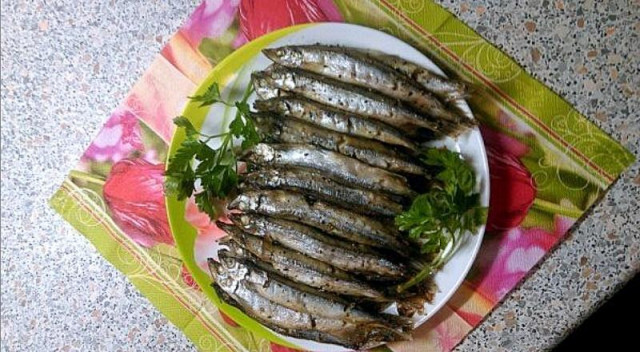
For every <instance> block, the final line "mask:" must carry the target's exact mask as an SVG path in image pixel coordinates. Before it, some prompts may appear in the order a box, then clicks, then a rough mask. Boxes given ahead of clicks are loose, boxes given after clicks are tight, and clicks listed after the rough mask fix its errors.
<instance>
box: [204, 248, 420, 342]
mask: <svg viewBox="0 0 640 352" xmlns="http://www.w3.org/2000/svg"><path fill="white" fill-rule="evenodd" d="M227 253H228V252H226V251H222V252H221V254H220V258H221V262H223V263H224V265H225V266H227V267H233V268H236V269H235V270H233V271H230V272H229V274H231V275H233V274H239V275H238V276H236V277H235V279H237V280H244V281H245V282H246V283H247V284H248V285H247V286H248V287H250V288H251V289H253V290H254V291H256V292H258V293H259V294H260V295H262V296H263V297H265V298H267V299H268V300H270V301H272V302H275V303H277V304H280V305H283V306H285V307H287V308H290V309H294V310H296V311H298V312H302V313H307V314H311V315H313V316H317V317H323V318H329V319H342V320H344V321H347V322H350V323H364V322H372V323H373V322H377V323H380V324H383V325H386V326H388V327H389V328H390V329H394V330H396V331H398V332H404V331H406V330H408V329H410V328H411V326H412V323H411V320H410V319H407V318H404V317H398V316H395V315H390V314H384V313H371V312H368V311H364V310H362V309H360V308H359V307H356V306H355V305H354V304H353V303H350V302H349V301H347V300H345V299H343V298H341V297H339V296H336V295H333V294H331V293H327V292H322V291H318V290H315V289H312V288H310V287H308V286H304V285H301V284H298V283H296V282H293V281H290V280H288V279H285V278H283V277H281V276H279V275H277V274H274V273H271V272H268V271H265V270H262V269H260V268H258V267H257V266H256V265H254V264H253V263H251V262H250V261H247V260H242V259H240V258H235V257H233V256H230V255H227ZM211 265H213V266H214V268H212V271H213V270H216V269H215V266H216V265H219V264H217V263H215V262H213V263H211Z"/></svg>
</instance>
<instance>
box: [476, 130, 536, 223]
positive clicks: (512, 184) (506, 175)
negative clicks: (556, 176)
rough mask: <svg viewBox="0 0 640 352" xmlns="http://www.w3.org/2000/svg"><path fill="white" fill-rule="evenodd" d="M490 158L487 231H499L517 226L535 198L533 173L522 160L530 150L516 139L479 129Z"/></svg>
mask: <svg viewBox="0 0 640 352" xmlns="http://www.w3.org/2000/svg"><path fill="white" fill-rule="evenodd" d="M480 130H481V132H482V137H483V139H484V142H485V147H486V149H487V158H488V159H489V175H490V178H491V197H490V205H489V217H488V219H487V231H488V232H499V231H503V230H508V229H510V228H513V227H515V226H518V225H519V224H520V223H521V222H522V220H524V218H525V216H527V213H528V212H529V208H531V205H532V204H533V201H534V200H535V198H536V193H537V192H536V185H535V182H534V181H533V178H532V177H531V173H530V172H529V170H527V168H526V167H525V166H524V164H523V163H522V162H521V161H520V160H519V158H520V157H522V156H524V155H525V154H527V153H528V152H529V148H528V147H527V146H526V145H524V144H522V143H520V142H519V141H518V140H516V139H515V138H512V137H509V136H507V135H504V134H501V133H499V132H497V131H494V130H492V129H490V128H487V127H484V126H482V127H480Z"/></svg>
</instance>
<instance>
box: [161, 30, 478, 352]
mask: <svg viewBox="0 0 640 352" xmlns="http://www.w3.org/2000/svg"><path fill="white" fill-rule="evenodd" d="M468 94H469V93H468V90H467V88H466V86H465V84H464V83H462V82H459V81H457V80H455V79H451V78H447V76H446V75H445V74H444V73H443V71H442V70H441V69H440V68H439V67H438V66H436V65H435V64H434V63H433V62H432V61H431V60H430V59H429V58H428V57H427V56H425V55H424V54H423V53H421V52H420V51H418V50H416V49H415V48H413V47H412V46H410V45H409V44H406V43H404V42H402V41H401V40H399V39H397V38H395V37H393V36H390V35H388V34H386V33H383V32H380V31H377V30H373V29H370V28H365V27H361V26H356V25H350V24H338V23H321V24H308V25H300V26H295V27H290V28H285V29H282V30H279V31H276V32H273V33H270V34H268V35H266V36H263V37H261V38H258V39H256V40H255V41H252V42H250V43H248V44H246V45H244V46H243V47H241V48H239V49H238V50H237V51H235V52H233V53H232V54H231V55H229V56H228V57H227V58H225V59H224V60H223V61H222V62H221V63H220V64H218V65H217V66H216V67H215V68H214V69H213V71H212V72H211V74H210V75H209V77H207V79H205V80H204V82H203V83H202V85H201V86H200V87H199V88H198V89H197V91H196V92H194V94H193V95H192V96H191V97H190V101H189V102H188V103H187V106H186V108H185V110H184V112H183V115H182V116H180V117H177V118H176V119H175V120H174V122H175V123H176V125H177V126H178V128H177V130H176V133H175V134H174V137H173V139H172V142H171V148H170V153H169V159H168V163H167V165H168V166H167V170H166V173H165V175H166V181H165V188H166V190H167V212H168V215H169V221H170V225H171V230H172V233H173V235H174V237H175V241H176V244H177V246H178V248H179V250H180V253H181V255H182V257H183V260H184V263H185V265H186V267H187V269H188V270H189V272H190V273H191V275H192V276H193V278H194V280H195V281H196V282H197V283H198V285H199V286H200V288H201V289H202V290H203V291H204V293H205V294H206V295H207V296H208V297H209V298H210V299H211V300H212V302H213V303H214V304H215V305H216V306H218V308H219V309H220V310H221V311H222V312H224V313H225V314H226V315H228V316H229V317H231V318H232V319H233V320H234V321H236V322H237V323H238V324H239V325H241V326H243V327H244V328H246V329H248V330H250V331H252V332H254V333H256V334H258V335H260V336H262V337H265V338H267V339H269V340H270V341H274V342H276V343H279V344H282V345H285V346H289V347H293V348H298V349H303V350H309V351H347V350H354V349H355V350H361V349H368V348H373V347H376V346H379V345H382V344H384V343H390V342H397V341H405V340H410V339H411V334H412V331H413V330H414V329H415V328H417V327H418V326H420V325H421V324H423V323H424V322H426V321H427V320H429V318H431V317H432V316H433V315H434V314H435V313H436V312H437V311H438V310H439V309H440V308H441V307H442V306H443V305H444V304H445V303H446V302H447V301H448V300H449V298H450V297H451V295H452V294H453V293H454V292H455V291H456V290H457V288H458V287H459V286H460V284H461V283H462V281H463V279H464V277H465V276H466V274H467V272H468V271H469V269H470V267H471V265H472V263H473V261H474V259H475V256H476V254H477V252H478V250H479V248H480V243H481V241H482V236H483V233H484V225H485V222H486V214H487V210H488V205H489V170H488V165H487V158H486V153H485V149H484V143H483V141H482V137H481V135H480V132H479V129H478V128H477V122H476V120H475V119H474V117H473V114H472V112H471V110H470V109H469V106H468V105H467V104H466V102H465V100H464V99H465V98H466V97H468ZM194 207H197V209H199V211H200V214H199V216H200V217H202V216H203V214H206V216H205V218H206V217H208V219H207V221H204V222H205V223H206V224H205V225H202V221H200V225H197V224H195V223H194V221H192V218H193V214H192V210H193V209H194ZM199 226H200V227H199ZM211 233H214V234H215V235H213V236H211V235H210V234H211ZM202 248H206V249H205V250H203V249H202Z"/></svg>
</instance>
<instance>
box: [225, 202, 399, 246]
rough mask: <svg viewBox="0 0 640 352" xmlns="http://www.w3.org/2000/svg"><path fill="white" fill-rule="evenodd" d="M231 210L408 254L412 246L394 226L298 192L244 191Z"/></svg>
mask: <svg viewBox="0 0 640 352" xmlns="http://www.w3.org/2000/svg"><path fill="white" fill-rule="evenodd" d="M228 208H229V209H231V210H240V211H244V212H247V213H257V214H261V215H267V216H274V217H280V218H283V219H286V220H293V221H298V222H301V223H303V224H306V225H309V226H312V227H315V228H317V229H319V230H322V231H324V232H327V233H329V234H332V235H334V236H338V237H342V238H344V239H347V240H350V241H353V242H356V243H360V244H365V245H369V246H372V247H376V248H385V249H389V250H393V251H395V252H397V253H398V254H400V255H403V256H407V255H408V253H409V252H410V248H409V247H408V245H407V244H406V243H404V241H403V240H401V238H400V236H401V235H400V234H399V232H398V231H397V229H396V228H395V227H393V226H387V225H385V224H383V223H381V222H379V221H377V220H375V219H372V218H370V217H368V216H366V215H360V214H357V213H354V212H351V211H349V210H346V209H343V208H339V207H336V206H333V205H330V204H327V203H325V202H322V201H317V202H315V203H313V204H309V202H308V201H307V200H306V199H305V198H304V196H302V195H301V194H298V193H293V192H287V191H279V190H276V191H245V192H244V193H242V194H240V195H239V196H237V197H236V198H235V199H234V200H233V201H231V202H230V203H229V205H228Z"/></svg>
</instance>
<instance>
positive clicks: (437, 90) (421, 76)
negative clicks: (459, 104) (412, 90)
mask: <svg viewBox="0 0 640 352" xmlns="http://www.w3.org/2000/svg"><path fill="white" fill-rule="evenodd" d="M364 54H365V55H368V56H369V57H371V58H373V59H375V60H378V61H379V62H380V63H382V64H384V65H387V66H389V67H390V68H392V69H394V70H396V71H397V72H399V73H402V74H404V75H406V76H407V77H410V78H411V79H413V80H415V81H416V82H418V83H419V84H420V85H422V86H423V87H424V89H426V90H427V91H429V92H431V93H433V94H434V95H436V96H437V97H439V98H440V99H442V100H443V101H445V102H453V101H455V100H459V99H464V98H466V97H467V96H468V89H467V87H466V86H465V85H464V83H461V82H459V81H456V80H452V79H448V78H446V77H443V76H441V75H440V74H437V73H434V72H431V71H429V70H428V69H426V68H425V67H423V66H420V65H417V64H415V63H413V62H410V61H407V60H405V59H403V58H400V57H398V56H395V55H389V54H384V53H381V52H378V51H367V52H364Z"/></svg>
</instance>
